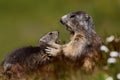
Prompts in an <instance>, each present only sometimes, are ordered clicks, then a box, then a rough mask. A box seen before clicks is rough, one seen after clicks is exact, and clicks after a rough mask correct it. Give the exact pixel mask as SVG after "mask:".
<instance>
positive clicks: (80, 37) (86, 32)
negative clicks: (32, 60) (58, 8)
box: [46, 11, 102, 71]
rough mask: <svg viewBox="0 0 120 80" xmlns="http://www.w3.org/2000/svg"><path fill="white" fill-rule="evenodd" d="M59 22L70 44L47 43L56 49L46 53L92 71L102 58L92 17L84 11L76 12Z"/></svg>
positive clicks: (99, 41) (99, 42) (99, 40)
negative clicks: (58, 56) (68, 37)
mask: <svg viewBox="0 0 120 80" xmlns="http://www.w3.org/2000/svg"><path fill="white" fill-rule="evenodd" d="M60 22H61V23H62V24H63V25H65V26H66V29H67V30H68V31H69V32H70V35H71V38H70V42H69V43H67V44H65V45H59V44H56V43H49V44H50V45H52V46H54V47H56V48H51V47H48V49H46V51H47V53H49V54H52V55H53V56H57V55H60V54H62V55H63V57H64V58H65V59H67V60H69V61H71V62H72V64H74V65H75V66H78V67H79V68H80V67H81V68H82V69H84V70H86V71H91V70H93V68H94V67H95V64H96V62H97V61H99V60H100V59H101V57H102V56H101V53H100V46H101V45H102V40H101V38H100V37H99V36H98V35H97V33H96V32H95V30H94V25H93V20H92V17H91V16H90V15H88V14H87V13H85V12H84V11H77V12H72V13H69V14H67V15H65V16H63V17H62V18H61V20H60Z"/></svg>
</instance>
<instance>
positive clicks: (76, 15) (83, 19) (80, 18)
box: [60, 11, 93, 33]
mask: <svg viewBox="0 0 120 80" xmlns="http://www.w3.org/2000/svg"><path fill="white" fill-rule="evenodd" d="M60 22H61V23H62V24H64V25H66V28H67V30H68V31H70V32H71V33H75V32H78V31H79V32H80V31H85V32H86V31H89V30H91V29H93V20H92V17H91V16H90V15H88V14H87V13H85V12H84V11H76V12H71V13H68V14H66V15H64V16H63V17H62V18H61V20H60Z"/></svg>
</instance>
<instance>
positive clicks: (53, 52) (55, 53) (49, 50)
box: [45, 47, 60, 56]
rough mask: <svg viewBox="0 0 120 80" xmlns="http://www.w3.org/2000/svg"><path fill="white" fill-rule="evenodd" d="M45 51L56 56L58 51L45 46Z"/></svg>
mask: <svg viewBox="0 0 120 80" xmlns="http://www.w3.org/2000/svg"><path fill="white" fill-rule="evenodd" d="M45 51H46V53H48V54H51V55H52V56H57V54H58V53H59V52H60V51H59V49H55V48H52V47H47V48H46V49H45Z"/></svg>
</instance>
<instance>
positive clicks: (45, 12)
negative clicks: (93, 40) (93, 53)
mask: <svg viewBox="0 0 120 80" xmlns="http://www.w3.org/2000/svg"><path fill="white" fill-rule="evenodd" d="M78 10H83V11H86V12H87V13H88V14H90V15H91V16H92V17H93V19H94V23H95V29H96V31H97V33H98V34H99V35H100V36H102V37H103V36H105V35H106V34H108V35H111V34H120V0H0V62H1V60H2V59H3V58H4V57H5V55H6V54H8V53H9V52H11V51H12V50H14V49H15V48H18V47H22V46H27V45H38V40H39V38H40V36H42V35H43V34H44V33H47V32H49V31H53V30H58V31H60V39H61V40H62V41H68V38H69V36H68V32H67V31H66V30H65V28H64V27H63V25H61V24H60V22H59V20H60V18H61V17H62V16H63V15H65V14H66V13H69V12H72V11H78Z"/></svg>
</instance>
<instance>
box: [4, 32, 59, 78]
mask: <svg viewBox="0 0 120 80" xmlns="http://www.w3.org/2000/svg"><path fill="white" fill-rule="evenodd" d="M58 35H59V34H58V32H57V31H53V32H49V33H47V34H45V35H44V36H43V37H41V38H40V40H39V44H40V45H39V46H27V47H23V48H18V49H16V50H14V51H13V52H12V53H10V54H8V56H7V57H5V59H4V60H3V62H2V66H3V75H2V76H3V80H26V79H27V76H28V74H29V73H31V72H32V75H34V74H33V73H34V72H35V74H37V72H38V73H39V71H40V69H41V67H42V66H44V65H46V64H47V63H49V62H50V61H52V57H51V56H50V54H47V53H46V52H45V48H46V47H47V46H49V45H48V44H47V43H48V42H55V43H57V42H58Z"/></svg>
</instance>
